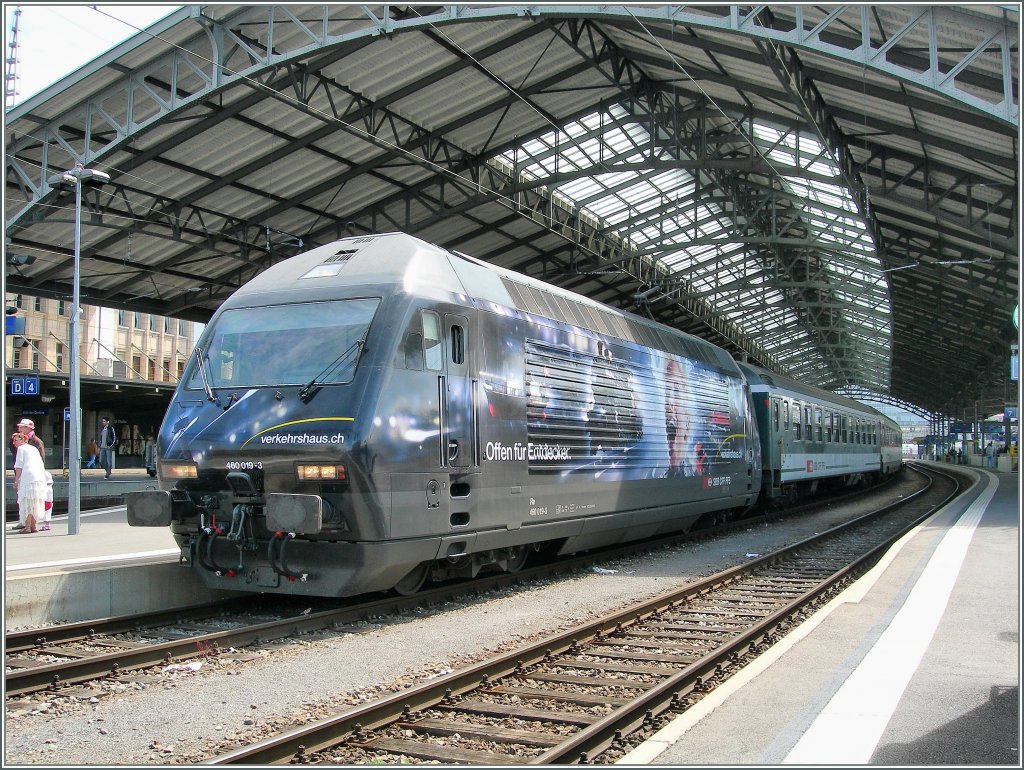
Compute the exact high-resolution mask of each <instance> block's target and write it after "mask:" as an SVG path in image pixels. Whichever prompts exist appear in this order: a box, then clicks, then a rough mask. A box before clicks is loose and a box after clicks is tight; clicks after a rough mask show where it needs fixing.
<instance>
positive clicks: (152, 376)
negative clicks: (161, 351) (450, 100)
mask: <svg viewBox="0 0 1024 770" xmlns="http://www.w3.org/2000/svg"><path fill="white" fill-rule="evenodd" d="M148 368H149V376H148V377H146V379H147V380H149V381H150V382H156V361H154V360H153V359H152V358H151V359H149V367H148Z"/></svg>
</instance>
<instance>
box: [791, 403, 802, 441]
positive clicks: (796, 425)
mask: <svg viewBox="0 0 1024 770" xmlns="http://www.w3.org/2000/svg"><path fill="white" fill-rule="evenodd" d="M793 432H794V433H796V436H794V438H795V439H796V440H797V441H799V440H800V439H802V438H803V435H802V431H801V429H800V404H793Z"/></svg>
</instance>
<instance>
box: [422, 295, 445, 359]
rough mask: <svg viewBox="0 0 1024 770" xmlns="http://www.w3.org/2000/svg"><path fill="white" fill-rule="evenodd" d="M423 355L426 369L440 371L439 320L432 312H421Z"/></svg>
mask: <svg viewBox="0 0 1024 770" xmlns="http://www.w3.org/2000/svg"><path fill="white" fill-rule="evenodd" d="M423 354H424V359H425V361H426V364H427V368H428V369H433V370H434V371H435V372H436V371H440V370H441V365H442V364H443V363H444V361H443V357H442V348H441V319H440V318H439V317H438V315H437V313H435V312H433V311H432V310H424V311H423Z"/></svg>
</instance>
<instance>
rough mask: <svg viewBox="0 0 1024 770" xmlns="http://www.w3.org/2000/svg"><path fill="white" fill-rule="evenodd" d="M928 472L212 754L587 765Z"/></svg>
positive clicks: (901, 528) (936, 488)
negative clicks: (542, 629)
mask: <svg viewBox="0 0 1024 770" xmlns="http://www.w3.org/2000/svg"><path fill="white" fill-rule="evenodd" d="M931 473H934V472H931ZM935 479H936V481H935V482H934V483H932V484H931V485H929V487H928V488H927V489H926V490H923V491H922V492H920V493H918V494H916V495H914V496H913V497H912V498H907V499H905V500H903V501H901V502H900V503H898V504H896V505H893V506H889V507H887V508H885V509H882V510H880V511H878V512H876V513H873V514H869V515H866V516H862V517H860V518H858V519H856V520H854V521H852V522H850V523H848V524H845V525H842V526H839V527H835V528H833V529H831V530H829V531H827V532H825V533H822V534H820V535H818V536H815V537H813V538H810V539H808V540H805V541H803V542H801V543H797V544H796V545H794V546H792V547H790V548H787V549H785V550H783V551H780V552H776V553H773V554H770V555H768V556H764V557H761V558H758V559H756V560H754V561H752V562H750V563H749V564H744V565H742V566H739V567H735V568H733V569H730V570H726V571H724V572H721V573H719V574H717V575H714V576H712V577H711V578H709V579H707V580H703V581H700V582H698V583H695V584H691V585H689V586H686V587H685V588H683V589H682V590H680V591H675V592H672V593H670V594H666V595H664V596H661V597H658V598H656V599H654V600H651V601H647V602H644V603H642V604H640V605H638V606H636V607H632V608H630V609H628V610H626V611H623V612H620V613H616V614H613V615H608V616H606V617H603V618H599V619H597V620H595V621H593V622H591V623H588V624H586V625H583V626H580V627H578V628H575V629H572V630H569V631H565V632H562V633H560V634H558V635H556V636H553V637H550V638H547V639H544V640H542V641H540V642H537V643H533V644H530V645H528V646H525V647H522V648H520V649H517V650H515V651H513V652H511V653H508V654H502V655H500V656H497V657H494V658H492V659H490V660H487V661H484V662H481V663H479V664H476V665H474V666H471V667H468V668H466V669H463V670H460V671H456V672H452V673H450V674H447V675H445V676H443V677H439V678H437V679H435V680H433V681H431V682H428V683H425V684H422V685H420V686H417V687H415V688H412V689H409V690H406V691H404V692H401V693H398V694H396V695H393V696H389V697H387V698H384V699H381V700H378V701H375V702H373V703H370V704H366V705H362V706H358V707H355V708H352V709H349V710H347V711H345V712H343V713H341V714H338V715H336V716H334V717H332V718H330V719H326V720H322V721H319V722H315V723H312V724H309V725H304V726H301V727H298V728H294V729H292V730H290V731H288V732H286V733H284V734H282V735H278V736H274V737H272V738H268V739H265V740H263V741H260V742H258V743H253V744H250V745H246V746H243V747H240V748H238V749H236V750H234V751H229V752H227V753H224V754H222V755H220V756H217V757H213V758H210V759H208V760H207V764H272V763H289V762H291V763H300V764H316V763H324V764H380V763H396V762H403V763H404V762H424V761H429V762H441V763H449V764H482V765H499V764H567V763H590V762H595V760H596V758H598V757H599V756H600V755H601V754H602V753H603V752H606V751H607V750H608V749H609V748H612V747H616V748H619V749H621V750H625V748H626V747H627V746H628V745H629V743H630V741H631V739H632V740H634V741H636V740H637V739H638V736H642V735H643V734H645V732H646V731H649V730H651V729H653V727H654V724H655V722H656V721H657V720H658V719H660V718H663V717H665V716H666V715H669V714H672V713H676V712H680V711H682V710H685V709H686V708H687V707H688V705H689V704H690V703H691V702H693V701H695V700H697V699H699V698H700V697H702V695H703V694H704V693H706V692H707V691H709V690H710V689H712V688H713V687H715V686H716V684H717V683H718V682H719V681H720V680H723V679H725V678H727V677H728V676H729V675H730V673H731V672H732V671H733V670H736V669H738V668H739V667H741V666H742V665H744V662H745V661H746V660H747V659H748V658H750V657H752V656H756V655H757V654H759V653H760V652H762V651H763V650H764V649H766V647H767V646H769V645H771V644H772V642H773V641H774V639H775V638H776V637H777V636H778V635H780V634H782V633H784V632H785V631H786V630H787V629H788V628H789V627H790V626H791V625H793V624H795V623H798V622H799V620H800V618H801V616H802V615H803V614H805V613H807V612H808V611H810V610H811V609H813V608H814V607H815V606H817V605H818V604H819V603H821V602H823V601H826V600H828V599H829V598H831V596H833V595H834V594H835V593H837V592H838V591H839V590H841V588H842V587H843V586H844V585H845V584H846V583H848V582H850V581H851V580H852V579H854V578H855V577H857V576H859V575H860V574H861V573H862V572H863V571H865V570H866V569H868V568H869V567H870V566H871V565H872V564H873V563H874V562H875V561H877V559H878V558H879V556H880V555H881V554H882V553H883V552H884V550H885V549H886V548H888V547H889V545H891V543H893V542H894V541H895V540H896V539H898V538H899V537H900V536H902V534H904V533H905V532H906V531H908V530H909V529H910V528H912V527H913V526H916V524H917V523H919V522H920V521H922V520H923V519H924V518H927V517H928V516H929V515H931V514H932V513H933V512H934V511H935V510H936V509H937V508H938V507H940V506H941V505H943V504H944V503H945V502H947V501H948V500H949V499H951V498H952V497H953V496H955V495H956V494H957V493H958V489H959V487H958V484H957V482H956V481H955V480H954V479H952V478H951V477H948V476H939V475H936V476H935ZM598 761H599V760H598Z"/></svg>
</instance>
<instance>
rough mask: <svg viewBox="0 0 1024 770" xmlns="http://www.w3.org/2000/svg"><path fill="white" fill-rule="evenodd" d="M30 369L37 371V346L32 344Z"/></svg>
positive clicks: (34, 343)
mask: <svg viewBox="0 0 1024 770" xmlns="http://www.w3.org/2000/svg"><path fill="white" fill-rule="evenodd" d="M32 368H33V369H35V370H36V371H37V372H38V371H39V345H38V344H36V342H33V343H32Z"/></svg>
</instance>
